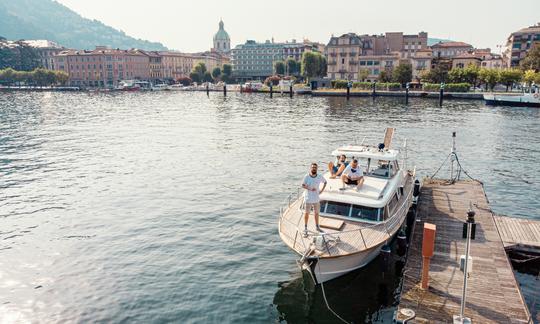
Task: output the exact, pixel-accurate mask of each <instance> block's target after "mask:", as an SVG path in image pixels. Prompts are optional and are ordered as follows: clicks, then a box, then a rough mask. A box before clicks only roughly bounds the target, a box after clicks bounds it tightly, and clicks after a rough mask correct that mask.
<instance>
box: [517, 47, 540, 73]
mask: <svg viewBox="0 0 540 324" xmlns="http://www.w3.org/2000/svg"><path fill="white" fill-rule="evenodd" d="M519 65H520V66H521V69H522V70H523V71H527V70H534V71H535V72H540V44H536V45H534V46H533V47H532V48H531V49H530V50H529V52H527V55H526V56H525V58H524V59H523V60H522V61H521V62H520V64H519Z"/></svg>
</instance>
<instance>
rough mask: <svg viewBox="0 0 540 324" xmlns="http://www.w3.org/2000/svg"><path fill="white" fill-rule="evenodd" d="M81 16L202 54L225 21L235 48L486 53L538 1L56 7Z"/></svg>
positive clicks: (88, 1)
mask: <svg viewBox="0 0 540 324" xmlns="http://www.w3.org/2000/svg"><path fill="white" fill-rule="evenodd" d="M57 1H58V2H60V3H62V4H64V5H66V6H67V7H69V8H71V9H73V10H75V11H76V12H78V13H79V14H81V15H82V16H83V17H86V18H90V19H97V20H100V21H101V22H103V23H105V24H107V25H109V26H112V27H114V28H116V29H120V30H122V31H124V32H125V33H126V34H128V35H130V36H133V37H136V38H142V39H147V40H151V41H158V42H161V43H163V44H164V45H165V46H167V47H168V48H170V49H176V50H180V51H184V52H197V51H204V50H208V49H210V48H211V47H212V37H213V35H214V33H215V32H216V31H217V30H218V23H219V20H220V18H222V19H223V22H224V23H225V30H226V31H227V32H228V33H229V36H230V37H231V46H232V47H234V46H235V45H238V44H242V43H244V42H245V41H246V40H248V39H253V40H257V41H265V40H267V39H272V38H274V39H275V41H276V42H277V41H285V40H292V39H296V40H298V41H300V40H302V39H304V38H308V39H310V40H312V41H318V42H321V43H324V44H327V43H328V40H329V39H330V37H331V36H332V35H336V36H338V35H341V34H344V33H348V32H355V33H358V34H382V33H384V32H388V31H403V32H404V33H409V34H416V33H418V32H420V31H426V32H427V33H428V36H429V37H433V38H443V39H452V40H456V41H463V42H467V43H470V44H472V45H473V46H475V47H477V48H485V47H489V48H491V49H492V51H493V52H495V53H498V52H499V51H500V48H498V47H497V46H500V45H504V44H505V43H506V38H507V37H508V35H509V34H510V33H511V32H513V31H516V30H518V29H521V28H523V27H528V26H531V25H534V24H536V23H538V22H540V1H539V0H519V1H514V2H512V1H502V0H491V1H487V0H450V1H439V0H429V1H428V0H408V1H403V0H371V1H365V0H355V1H346V0H341V1H328V0H326V1H321V0H311V1H309V0H295V1H291V0H272V1H256V0H204V1H200V0H199V1H191V0H151V1H139V0H57Z"/></svg>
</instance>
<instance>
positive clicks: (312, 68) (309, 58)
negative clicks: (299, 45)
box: [301, 52, 327, 80]
mask: <svg viewBox="0 0 540 324" xmlns="http://www.w3.org/2000/svg"><path fill="white" fill-rule="evenodd" d="M326 71H327V62H326V58H325V57H324V56H323V55H321V54H320V53H317V52H304V54H302V62H301V74H302V75H303V76H304V77H306V78H307V79H308V80H309V79H310V78H313V77H323V76H325V75H326Z"/></svg>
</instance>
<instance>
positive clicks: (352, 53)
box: [349, 52, 358, 56]
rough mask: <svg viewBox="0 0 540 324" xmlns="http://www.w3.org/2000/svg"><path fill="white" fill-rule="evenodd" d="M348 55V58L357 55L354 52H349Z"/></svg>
mask: <svg viewBox="0 0 540 324" xmlns="http://www.w3.org/2000/svg"><path fill="white" fill-rule="evenodd" d="M349 55H350V56H356V55H358V53H356V52H350V53H349Z"/></svg>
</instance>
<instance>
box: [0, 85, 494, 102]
mask: <svg viewBox="0 0 540 324" xmlns="http://www.w3.org/2000/svg"><path fill="white" fill-rule="evenodd" d="M0 91H36V92H43V91H55V92H56V91H59V92H107V93H108V92H138V91H122V90H115V89H100V88H96V89H80V88H77V87H42V88H40V87H31V88H30V87H0ZM140 91H142V92H152V90H140ZM162 91H166V92H183V91H185V92H214V93H216V92H223V90H222V89H208V90H207V89H186V90H161V91H159V92H162ZM227 92H236V93H259V94H270V91H269V90H266V89H264V90H258V91H251V92H241V91H240V90H239V89H237V88H233V87H231V88H228V89H227ZM273 93H274V94H287V95H288V94H290V92H289V91H273ZM486 93H488V92H486ZM489 93H491V92H489ZM294 95H298V96H312V97H347V91H346V90H344V89H337V90H336V89H324V90H313V91H309V92H306V93H294ZM405 96H406V94H405V91H388V90H379V91H375V93H373V92H372V91H350V92H349V97H395V98H405ZM409 98H428V99H437V98H439V92H438V91H437V92H433V91H409ZM443 98H444V99H466V100H483V99H484V92H481V93H479V92H445V93H444V94H443Z"/></svg>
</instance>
